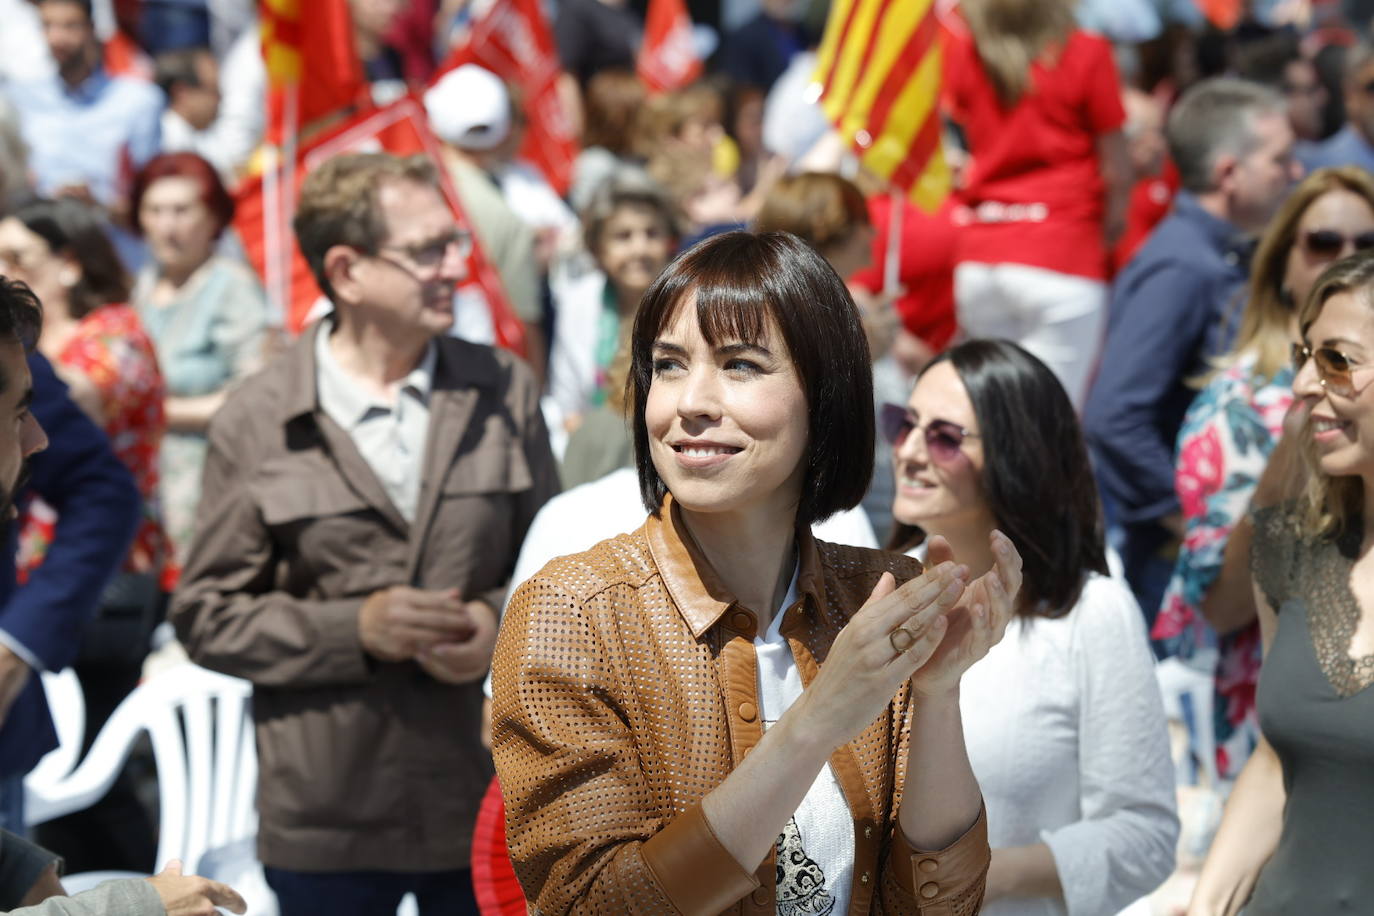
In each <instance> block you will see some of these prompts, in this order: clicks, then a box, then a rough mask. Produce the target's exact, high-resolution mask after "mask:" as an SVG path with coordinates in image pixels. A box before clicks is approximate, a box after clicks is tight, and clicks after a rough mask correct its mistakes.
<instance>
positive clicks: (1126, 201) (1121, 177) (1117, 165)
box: [1097, 129, 1134, 248]
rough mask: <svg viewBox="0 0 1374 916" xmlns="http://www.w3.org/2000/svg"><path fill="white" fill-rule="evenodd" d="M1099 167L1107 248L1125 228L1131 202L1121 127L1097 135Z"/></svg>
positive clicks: (1127, 156)
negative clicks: (1102, 185) (1104, 194)
mask: <svg viewBox="0 0 1374 916" xmlns="http://www.w3.org/2000/svg"><path fill="white" fill-rule="evenodd" d="M1097 160H1098V169H1099V170H1100V171H1101V173H1102V182H1103V184H1104V185H1105V186H1106V200H1105V201H1104V204H1105V206H1104V207H1103V225H1102V233H1103V236H1104V237H1105V239H1106V242H1107V247H1108V248H1111V247H1112V246H1113V245H1115V244H1116V241H1117V239H1119V238H1120V237H1121V233H1122V232H1124V231H1125V229H1126V211H1127V210H1128V209H1129V208H1130V205H1131V182H1132V181H1133V179H1134V175H1133V174H1132V169H1131V152H1130V147H1129V146H1128V145H1127V143H1126V135H1125V134H1124V133H1122V131H1121V130H1120V129H1117V130H1113V131H1110V132H1108V133H1105V134H1099V135H1098V137H1097Z"/></svg>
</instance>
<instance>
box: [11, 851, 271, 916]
mask: <svg viewBox="0 0 1374 916" xmlns="http://www.w3.org/2000/svg"><path fill="white" fill-rule="evenodd" d="M215 907H225V908H226V909H228V910H229V911H230V912H232V913H243V912H245V911H246V910H247V909H248V905H247V903H246V902H245V901H244V899H243V898H242V897H240V896H239V895H238V892H237V891H235V890H234V889H233V888H231V887H229V885H227V884H221V883H220V882H218V881H211V880H210V879H208V878H199V877H196V876H195V875H183V874H182V873H181V862H180V861H177V860H175V859H174V860H172V861H171V862H169V863H167V867H166V868H165V869H163V871H162V872H161V873H160V874H157V875H154V876H153V877H151V878H120V879H116V880H113V881H106V882H105V883H103V884H101V885H99V886H98V887H94V888H92V889H91V890H89V891H85V892H83V893H80V894H77V895H76V896H74V897H67V896H55V897H48V898H47V899H45V900H43V901H41V902H38V903H34V904H32V905H29V906H24V907H20V908H19V909H17V910H10V911H9V913H8V914H7V916H212V914H214V913H215V912H216V910H215Z"/></svg>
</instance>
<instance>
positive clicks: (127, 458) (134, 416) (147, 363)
mask: <svg viewBox="0 0 1374 916" xmlns="http://www.w3.org/2000/svg"><path fill="white" fill-rule="evenodd" d="M56 361H57V362H58V363H60V364H61V365H63V366H66V367H68V368H70V369H75V370H77V371H79V372H80V373H82V374H83V375H85V376H86V377H87V378H89V379H90V380H91V382H92V383H93V384H94V386H95V388H96V390H97V391H98V392H99V393H100V406H101V409H102V413H103V414H104V418H105V422H104V428H105V432H106V434H107V435H108V436H109V437H110V444H111V445H112V446H113V447H114V452H115V454H116V455H117V456H118V457H119V460H120V461H122V462H124V465H125V466H126V467H128V469H129V471H130V473H132V474H133V477H134V482H135V484H137V486H138V492H139V494H140V495H141V496H142V497H143V520H142V522H141V523H140V524H139V527H138V531H137V533H136V534H135V535H134V541H133V544H132V545H131V546H130V548H129V556H128V558H127V559H126V561H125V564H124V572H128V573H153V574H156V575H159V576H162V577H163V580H164V585H166V584H168V582H167V579H168V578H169V576H171V575H172V574H173V573H172V571H171V570H169V569H168V566H169V565H170V564H169V560H170V551H169V546H168V543H167V537H166V535H165V533H164V532H163V529H162V522H161V514H160V512H159V511H158V449H159V446H160V444H161V442H162V435H163V433H164V432H165V431H166V428H167V422H166V419H165V416H164V414H163V398H164V396H165V390H164V388H163V383H162V373H161V372H160V371H159V370H158V365H157V356H156V355H155V354H154V352H153V343H152V341H151V340H149V338H148V335H147V334H146V333H144V330H143V325H142V324H141V323H140V322H139V320H138V313H137V312H135V311H134V310H133V308H131V307H130V306H127V305H106V306H102V307H100V308H97V309H95V310H94V311H92V312H91V313H90V314H88V315H86V317H85V318H83V319H81V322H80V324H79V325H78V327H77V330H76V332H75V333H74V334H73V335H72V338H71V339H70V340H69V341H68V342H67V344H66V346H64V347H63V348H62V351H61V352H60V353H58V355H57V360H56ZM56 525H57V514H56V512H54V511H53V509H52V507H51V506H49V505H48V504H47V503H45V502H43V500H41V499H39V498H34V500H33V501H32V503H31V504H30V506H29V508H28V511H27V513H26V515H25V517H24V519H23V522H22V525H21V527H20V534H19V562H18V567H19V571H20V579H21V581H22V580H23V579H24V578H26V577H27V574H28V573H29V572H30V571H32V570H33V569H34V568H36V567H37V566H38V565H39V564H40V563H41V562H42V561H43V557H44V555H45V554H46V553H47V549H48V545H49V544H50V543H51V542H52V537H53V531H54V529H55V527H56Z"/></svg>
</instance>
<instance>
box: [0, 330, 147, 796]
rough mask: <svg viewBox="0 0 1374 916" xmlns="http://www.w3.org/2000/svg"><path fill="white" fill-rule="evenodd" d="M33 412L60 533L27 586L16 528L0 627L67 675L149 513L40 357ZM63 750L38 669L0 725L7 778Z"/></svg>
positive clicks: (35, 480)
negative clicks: (18, 572)
mask: <svg viewBox="0 0 1374 916" xmlns="http://www.w3.org/2000/svg"><path fill="white" fill-rule="evenodd" d="M29 369H30V371H31V372H32V373H33V413H34V416H35V417H37V419H38V422H39V424H41V425H42V427H43V429H44V431H45V432H46V433H47V434H48V447H47V449H46V450H45V451H42V452H39V453H38V454H37V455H34V456H33V458H31V459H30V468H31V471H32V474H33V476H32V477H31V479H30V484H29V488H28V490H27V491H26V492H25V494H23V495H21V500H22V499H23V498H24V496H25V495H29V494H33V493H37V494H38V495H40V496H42V497H43V499H44V501H45V502H47V503H48V504H49V505H50V506H52V507H53V509H55V510H56V511H57V513H58V516H59V517H58V520H57V530H56V531H55V532H54V535H53V541H52V544H51V546H50V547H49V549H48V552H47V555H46V556H45V557H44V559H43V564H42V565H41V566H40V567H39V568H38V569H37V570H35V571H34V574H33V575H32V576H30V577H29V581H28V582H27V583H26V584H25V585H24V586H23V587H22V588H17V587H16V586H15V581H14V560H15V547H16V532H15V530H14V529H15V526H14V525H8V526H6V527H7V528H8V530H7V531H6V532H5V541H6V548H5V550H4V551H0V630H4V631H5V633H6V634H7V635H8V636H9V637H10V638H11V639H12V640H14V641H17V642H18V643H20V644H21V645H22V646H23V647H24V648H25V649H27V650H28V652H29V653H30V654H31V655H32V656H34V658H36V659H37V660H38V661H39V662H40V663H41V664H42V665H43V667H44V668H46V669H48V670H51V671H59V670H61V669H62V668H65V667H67V666H68V665H70V664H71V663H72V660H73V659H74V658H76V652H77V649H78V648H80V637H81V628H82V626H83V625H84V624H85V623H86V621H88V620H89V619H90V618H91V617H92V616H93V615H94V614H95V612H96V609H97V608H98V607H99V604H100V595H101V592H103V591H104V589H105V586H106V584H108V582H109V581H110V578H111V576H113V575H114V573H115V572H116V571H117V570H118V569H119V568H120V566H121V565H122V564H123V562H124V558H125V556H126V555H127V553H128V551H129V544H130V542H131V541H132V540H133V536H134V531H135V529H136V528H137V526H138V521H139V515H140V513H141V511H142V501H141V499H140V498H139V494H138V489H137V487H136V486H135V485H134V480H133V476H132V475H131V474H130V473H129V471H128V469H127V468H125V467H124V464H123V463H122V462H121V461H120V460H119V459H118V458H117V457H115V454H114V451H113V450H112V449H111V448H110V441H109V439H108V438H107V437H106V435H105V433H104V432H103V431H102V430H101V429H100V428H99V427H98V426H96V425H95V424H94V423H92V422H91V421H90V419H89V418H87V416H86V415H85V414H84V413H82V412H81V409H80V408H79V407H77V406H76V404H74V403H73V402H72V399H71V398H70V397H68V396H67V386H66V385H65V384H63V383H62V381H61V380H60V379H59V378H58V377H57V375H56V374H55V373H54V372H53V370H52V366H50V365H49V364H48V361H47V360H46V359H44V358H43V357H42V356H39V355H37V354H35V355H33V356H31V357H29ZM56 746H57V732H56V731H55V730H54V729H53V723H52V716H51V714H50V713H49V712H48V701H47V697H46V696H45V695H44V693H43V686H42V683H41V680H40V678H39V677H38V675H37V673H36V672H35V674H34V676H33V677H31V678H30V679H29V683H28V685H27V686H26V687H25V688H24V691H23V693H21V694H20V695H19V698H18V699H17V700H15V703H14V706H13V707H11V709H10V712H9V715H8V716H6V717H5V720H4V723H3V725H0V777H4V776H17V775H22V774H24V773H27V772H28V771H29V770H31V769H33V767H34V765H35V764H37V763H38V761H39V760H40V759H41V758H42V756H43V755H44V754H46V753H47V752H48V751H50V750H52V749H53V748H54V747H56Z"/></svg>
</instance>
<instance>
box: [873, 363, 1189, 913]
mask: <svg viewBox="0 0 1374 916" xmlns="http://www.w3.org/2000/svg"><path fill="white" fill-rule="evenodd" d="M882 422H883V428H884V429H883V431H884V433H885V434H886V436H887V438H888V440H889V441H890V442H891V443H892V449H893V465H894V467H895V468H896V471H897V494H896V498H895V500H894V501H893V506H892V514H893V516H894V517H895V518H896V519H897V521H898V523H899V524H898V527H897V530H896V531H895V532H894V535H893V541H892V543H891V544H889V548H890V549H895V550H912V551H919V550H920V549H921V548H922V547H923V546H924V544H925V543H929V541H928V540H927V539H930V538H934V537H935V536H936V535H938V536H940V537H942V538H944V539H946V540H947V541H948V542H949V544H950V546H951V547H952V548H953V550H954V553H955V555H956V556H958V557H959V558H960V559H961V560H963V561H964V562H965V563H967V564H968V566H969V570H970V574H972V575H977V574H978V573H980V572H982V571H983V570H985V569H988V568H990V567H991V565H992V563H993V559H994V558H993V555H992V554H991V553H990V552H989V551H988V548H987V542H988V533H989V532H991V531H992V530H994V529H998V530H1001V531H1005V532H1006V533H1007V536H1008V537H1010V538H1011V540H1012V543H1013V544H1015V545H1016V549H1017V550H1018V551H1019V552H1020V554H1021V556H1023V557H1024V558H1025V566H1024V576H1025V580H1024V583H1023V585H1022V587H1021V594H1020V596H1019V597H1018V599H1017V603H1016V618H1017V623H1015V624H1013V625H1012V627H1011V629H1010V631H1009V632H1008V634H1007V637H1006V639H1004V640H1003V641H1002V642H1000V643H998V644H997V645H996V646H994V647H993V648H992V650H991V651H990V652H989V653H988V655H987V657H985V658H984V659H982V660H981V661H979V662H977V663H976V664H974V665H973V666H972V667H971V668H970V669H969V670H968V672H967V673H966V674H965V675H964V679H963V682H962V684H961V687H960V705H961V707H962V709H963V719H964V729H965V735H966V740H967V742H968V752H969V761H970V763H971V764H972V766H973V772H974V775H976V776H977V777H978V783H979V785H980V786H981V787H982V789H983V797H984V799H985V801H986V804H987V811H988V842H989V843H990V844H991V846H992V862H991V867H990V868H989V869H988V881H987V896H986V898H985V899H986V903H985V905H984V908H983V910H982V912H983V913H984V914H988V916H993V914H997V916H1007V914H1025V916H1030V914H1051V913H1058V914H1062V913H1085V914H1086V913H1115V912H1116V911H1118V910H1119V909H1121V908H1123V907H1125V906H1126V905H1128V904H1130V903H1131V902H1132V901H1133V900H1136V899H1137V898H1139V897H1141V896H1143V895H1145V894H1148V893H1149V892H1150V891H1152V890H1153V889H1154V888H1155V887H1156V886H1157V885H1158V884H1159V883H1160V882H1162V881H1163V880H1164V878H1165V877H1167V876H1168V875H1169V873H1170V872H1171V871H1172V870H1173V865H1174V843H1175V840H1176V839H1177V836H1178V819H1177V817H1176V816H1175V814H1174V778H1173V766H1172V763H1171V761H1170V757H1169V743H1168V736H1167V731H1166V726H1165V719H1164V709H1163V704H1162V702H1161V699H1160V694H1159V687H1158V685H1157V683H1156V681H1155V676H1154V666H1153V659H1152V657H1151V655H1150V650H1149V646H1148V643H1147V641H1146V638H1145V626H1144V621H1143V618H1142V617H1141V614H1140V608H1139V607H1138V606H1137V604H1136V602H1135V599H1134V598H1133V597H1132V596H1131V592H1130V589H1129V588H1127V587H1126V586H1125V585H1124V584H1123V583H1121V582H1119V581H1117V580H1115V579H1112V578H1109V577H1108V575H1107V561H1106V555H1105V546H1104V543H1103V534H1102V520H1101V511H1100V508H1099V505H1098V499H1097V488H1096V486H1095V485H1094V483H1093V477H1092V471H1091V469H1090V468H1089V465H1088V456H1087V450H1086V448H1085V446H1084V444H1083V438H1082V433H1081V431H1080V429H1079V424H1078V419H1077V417H1076V416H1075V415H1074V410H1073V405H1072V404H1071V403H1070V401H1069V397H1068V395H1067V394H1066V393H1065V391H1064V388H1063V386H1062V385H1061V384H1060V383H1059V381H1058V380H1057V379H1056V378H1055V376H1054V373H1053V372H1051V370H1050V369H1049V368H1048V367H1047V366H1046V365H1045V364H1044V363H1042V362H1041V361H1040V360H1038V359H1037V358H1035V357H1034V356H1032V355H1030V354H1029V353H1027V352H1026V351H1025V350H1023V349H1022V348H1021V347H1019V346H1017V345H1016V344H1014V343H1011V342H1010V341H1003V340H972V341H967V342H965V343H962V344H959V345H957V346H955V347H953V348H952V349H950V350H948V351H946V352H945V353H944V354H942V355H940V356H939V357H937V358H936V359H935V361H934V362H932V363H931V364H930V365H929V366H928V367H926V369H925V370H924V371H923V372H922V373H921V375H920V376H919V377H918V378H917V381H916V386H915V388H914V389H913V390H912V392H911V397H910V398H909V400H908V401H907V403H906V404H905V405H896V404H888V405H885V406H884V408H883V411H882ZM932 549H933V547H932Z"/></svg>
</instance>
